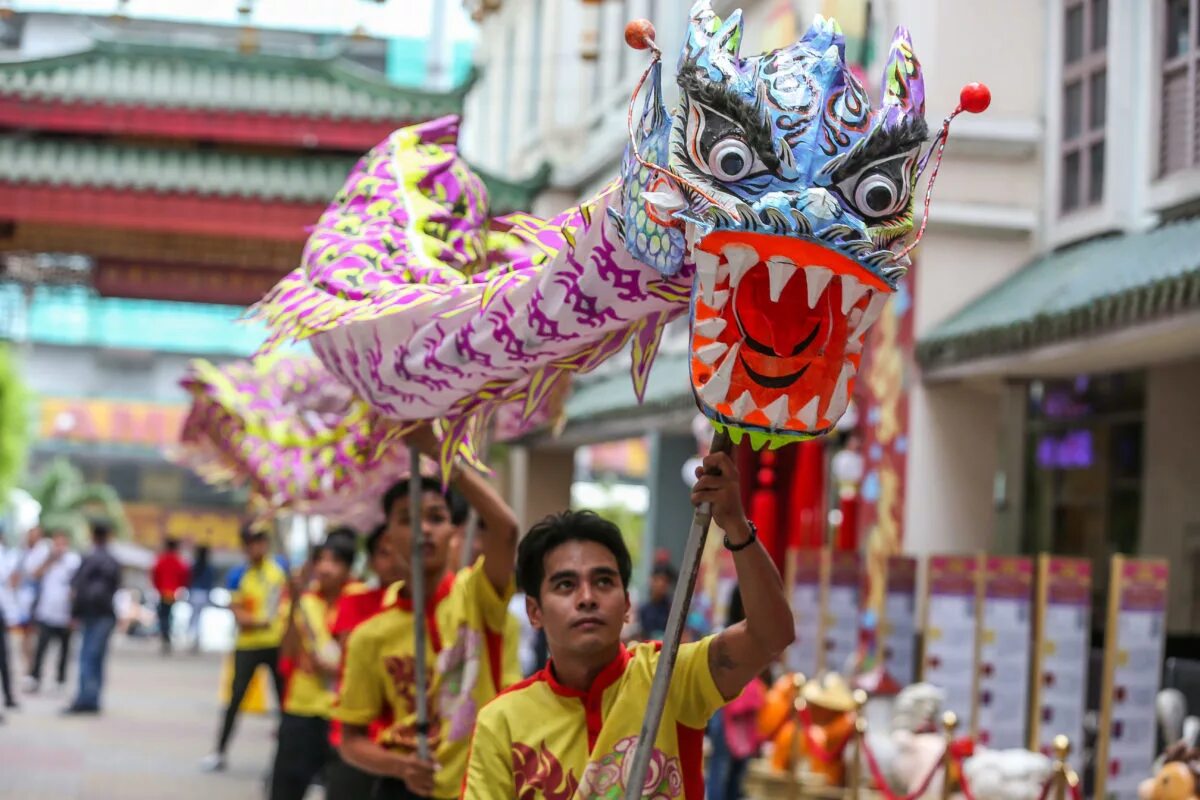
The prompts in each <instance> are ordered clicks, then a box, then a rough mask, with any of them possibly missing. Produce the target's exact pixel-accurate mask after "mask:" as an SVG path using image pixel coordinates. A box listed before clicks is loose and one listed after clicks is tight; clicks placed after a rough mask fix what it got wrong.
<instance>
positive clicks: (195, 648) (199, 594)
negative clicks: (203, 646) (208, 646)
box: [188, 544, 216, 653]
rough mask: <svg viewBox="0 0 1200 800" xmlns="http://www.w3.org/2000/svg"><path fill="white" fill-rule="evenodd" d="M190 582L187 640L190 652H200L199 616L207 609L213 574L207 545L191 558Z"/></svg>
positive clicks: (197, 550) (201, 546)
mask: <svg viewBox="0 0 1200 800" xmlns="http://www.w3.org/2000/svg"><path fill="white" fill-rule="evenodd" d="M191 578H192V579H191V581H190V582H189V583H188V602H189V603H190V604H191V606H192V615H191V617H189V618H188V638H189V639H191V642H192V652H193V653H199V652H200V614H201V613H202V612H203V611H204V609H205V608H207V607H208V598H209V593H210V592H212V590H213V583H214V582H215V580H216V578H215V573H214V572H213V568H212V564H210V563H209V562H208V545H204V544H202V545H200V546H199V547H197V548H196V552H195V553H194V554H193V556H192V569H191Z"/></svg>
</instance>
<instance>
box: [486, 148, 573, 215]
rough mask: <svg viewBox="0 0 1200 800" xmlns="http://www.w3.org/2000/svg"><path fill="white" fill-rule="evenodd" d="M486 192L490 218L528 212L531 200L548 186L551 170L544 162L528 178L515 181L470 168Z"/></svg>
mask: <svg viewBox="0 0 1200 800" xmlns="http://www.w3.org/2000/svg"><path fill="white" fill-rule="evenodd" d="M471 169H473V170H474V171H475V172H476V173H477V174H478V175H479V177H480V178H483V182H484V184H485V185H486V186H487V190H488V200H489V202H490V205H491V213H492V216H496V217H499V216H503V215H504V214H511V213H513V212H514V211H528V210H529V207H530V206H531V205H532V204H533V199H534V198H535V197H536V196H537V195H538V194H540V193H541V192H542V190H544V189H545V188H546V187H547V186H548V185H549V184H550V174H551V172H552V171H553V168H552V167H551V166H550V165H549V164H548V163H546V162H544V161H543V162H542V165H541V166H539V167H538V168H537V170H536V171H535V172H534V173H533V174H532V175H529V176H528V177H525V178H519V179H516V180H513V179H510V178H503V177H501V176H499V175H496V174H495V173H493V172H488V171H487V170H484V169H480V168H479V167H476V166H474V165H472V166H471Z"/></svg>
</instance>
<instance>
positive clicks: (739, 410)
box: [733, 389, 754, 419]
mask: <svg viewBox="0 0 1200 800" xmlns="http://www.w3.org/2000/svg"><path fill="white" fill-rule="evenodd" d="M753 410H754V398H753V397H751V396H750V390H749V389H747V390H746V391H744V392H742V396H741V397H739V398H738V399H737V400H734V401H733V414H734V416H735V417H738V418H739V419H745V418H746V415H747V414H749V413H750V412H751V411H753Z"/></svg>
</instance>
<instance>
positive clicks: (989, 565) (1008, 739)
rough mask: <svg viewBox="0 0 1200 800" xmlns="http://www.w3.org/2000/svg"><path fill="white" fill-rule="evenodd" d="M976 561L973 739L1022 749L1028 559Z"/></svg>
mask: <svg viewBox="0 0 1200 800" xmlns="http://www.w3.org/2000/svg"><path fill="white" fill-rule="evenodd" d="M980 565H981V566H982V568H983V571H982V573H981V574H980V576H979V579H980V580H981V581H982V582H983V586H982V590H983V591H982V594H983V606H982V608H981V609H980V611H979V619H980V628H979V631H980V633H979V635H980V641H979V667H978V669H979V691H978V695H979V716H978V718H977V720H976V737H977V740H978V742H979V743H980V744H981V745H986V746H987V747H991V748H1013V747H1023V746H1024V745H1025V741H1026V731H1025V727H1026V722H1027V716H1028V711H1029V709H1028V703H1029V655H1030V644H1031V643H1030V639H1031V634H1032V621H1033V620H1032V618H1033V614H1032V610H1033V561H1032V560H1031V559H1028V558H1021V557H1016V556H987V557H985V558H983V559H981V560H980ZM1080 741H1081V740H1080Z"/></svg>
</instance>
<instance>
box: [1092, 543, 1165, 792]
mask: <svg viewBox="0 0 1200 800" xmlns="http://www.w3.org/2000/svg"><path fill="white" fill-rule="evenodd" d="M1167 573H1168V567H1167V562H1166V561H1164V560H1160V559H1148V558H1129V557H1126V556H1122V555H1115V556H1113V558H1112V569H1111V571H1110V574H1109V589H1108V622H1107V627H1106V635H1105V641H1104V679H1103V684H1102V691H1101V694H1100V735H1099V736H1098V737H1097V738H1098V742H1097V746H1096V781H1095V787H1096V788H1095V796H1096V797H1098V798H1106V799H1107V798H1116V800H1136V798H1137V796H1138V794H1137V789H1138V784H1139V783H1140V782H1141V781H1142V780H1143V779H1144V778H1146V777H1148V776H1149V775H1150V771H1151V767H1152V764H1153V762H1154V756H1155V753H1154V750H1155V738H1156V737H1155V720H1154V713H1155V704H1154V699H1155V695H1157V694H1158V690H1159V687H1160V682H1161V677H1162V658H1163V647H1164V645H1165V643H1166V619H1167ZM1106 733H1107V734H1108V735H1107V736H1106V735H1105V734H1106Z"/></svg>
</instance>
